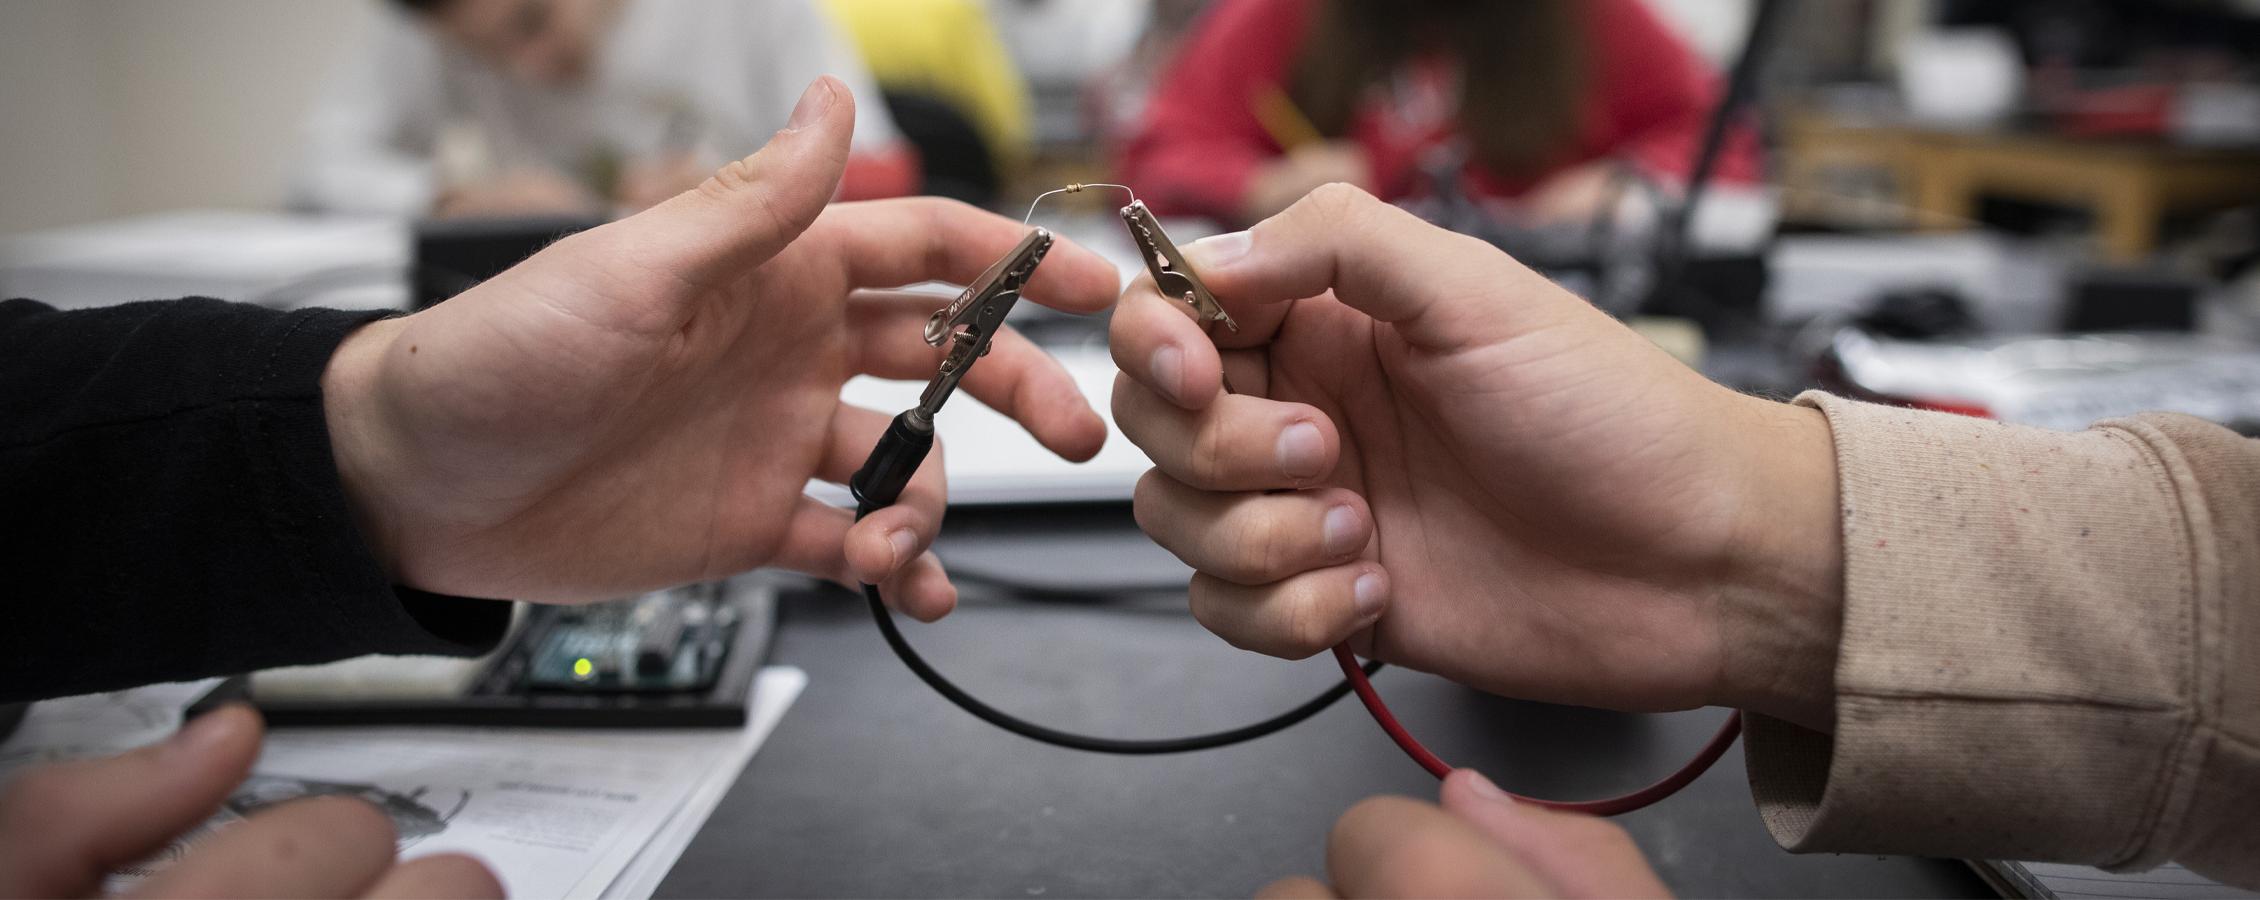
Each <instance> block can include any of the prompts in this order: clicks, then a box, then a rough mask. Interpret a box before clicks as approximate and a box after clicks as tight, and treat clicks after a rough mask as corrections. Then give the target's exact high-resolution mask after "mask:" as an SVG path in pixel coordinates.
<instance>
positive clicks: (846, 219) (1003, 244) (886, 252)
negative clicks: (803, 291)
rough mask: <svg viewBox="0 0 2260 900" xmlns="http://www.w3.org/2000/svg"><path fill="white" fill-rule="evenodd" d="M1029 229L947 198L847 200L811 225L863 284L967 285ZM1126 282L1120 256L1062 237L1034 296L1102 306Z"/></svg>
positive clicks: (852, 282)
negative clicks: (1112, 259)
mask: <svg viewBox="0 0 2260 900" xmlns="http://www.w3.org/2000/svg"><path fill="white" fill-rule="evenodd" d="M1027 235H1028V226H1027V225H1023V224H1021V223H1019V222H1015V221H1013V220H1011V219H1007V218H1005V217H1003V216H1000V215H997V214H996V213H992V212H987V211H984V210H981V209H976V208H974V207H972V206H968V205H966V204H963V203H959V202H957V201H955V200H944V199H941V198H939V197H907V198H903V199H899V200H873V201H869V202H864V203H842V204H838V205H836V206H833V207H832V208H831V209H829V210H827V211H826V212H825V213H824V216H823V218H821V219H818V220H817V222H816V224H815V225H814V226H813V227H811V228H810V229H809V237H810V238H812V239H817V241H818V245H819V246H822V247H824V248H825V252H826V253H827V254H828V255H829V256H830V257H831V258H833V259H836V260H838V262H839V264H840V265H841V266H843V267H845V272H846V276H847V283H848V286H850V287H859V288H869V287H900V286H902V285H906V284H915V283H917V282H921V281H946V282H950V283H952V284H967V283H969V282H972V281H973V280H974V279H976V278H979V277H980V276H981V273H982V272H984V271H986V270H987V269H988V268H989V266H990V265H992V264H994V263H995V262H996V261H997V260H998V259H999V258H1002V257H1003V256H1004V255H1005V254H1006V253H1010V252H1012V248H1013V247H1015V246H1017V245H1019V243H1020V239H1021V238H1023V237H1026V236H1027ZM1121 287H1122V276H1121V275H1120V273H1118V272H1116V271H1115V268H1114V265H1113V264H1112V263H1109V262H1107V261H1106V260H1105V259H1104V258H1102V257H1100V256H1099V255H1098V254H1095V253H1092V252H1091V251H1089V250H1085V249H1083V248H1082V247H1079V246H1076V245H1075V243H1074V242H1073V241H1069V240H1066V239H1064V238H1060V239H1055V240H1054V242H1053V244H1052V248H1051V251H1050V252H1049V253H1048V254H1046V255H1045V256H1044V261H1043V263H1042V264H1041V265H1038V266H1037V267H1036V271H1035V273H1034V274H1033V275H1031V276H1029V279H1028V288H1027V296H1028V299H1030V300H1034V301H1036V302H1037V303H1041V304H1043V305H1045V306H1049V307H1052V308H1054V309H1060V310H1065V311H1067V312H1079V313H1086V312H1097V311H1098V310H1101V309H1105V308H1106V307H1107V306H1108V304H1111V303H1113V302H1114V297H1115V294H1116V292H1117V291H1119V290H1120V288H1121Z"/></svg>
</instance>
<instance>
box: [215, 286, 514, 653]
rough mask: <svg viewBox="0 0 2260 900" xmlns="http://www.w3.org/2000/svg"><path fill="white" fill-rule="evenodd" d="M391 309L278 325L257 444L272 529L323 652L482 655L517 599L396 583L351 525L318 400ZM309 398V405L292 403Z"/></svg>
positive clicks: (307, 315) (328, 313) (306, 317)
mask: <svg viewBox="0 0 2260 900" xmlns="http://www.w3.org/2000/svg"><path fill="white" fill-rule="evenodd" d="M387 315H391V313H388V312H383V311H350V312H349V311H339V310H328V309H306V310H299V311H296V312H293V313H290V314H288V315H287V316H286V317H285V318H284V319H283V320H281V321H280V322H278V323H276V326H275V327H276V329H277V331H278V332H279V334H278V336H277V339H276V340H274V341H272V342H271V343H270V344H269V346H271V347H273V348H274V351H273V355H272V356H271V357H270V358H269V360H268V363H267V365H266V370H265V371H264V372H263V373H261V374H260V375H259V376H258V377H259V385H260V388H261V390H259V391H258V392H259V393H260V394H262V395H265V396H269V397H274V398H276V402H267V403H262V404H259V405H258V406H257V407H256V412H255V414H254V420H255V422H256V427H257V428H258V430H259V437H260V438H261V439H260V440H259V441H258V442H257V444H256V446H259V447H261V448H263V449H264V450H265V451H266V453H267V454H268V458H267V459H266V460H264V462H265V463H266V464H267V467H268V468H269V469H270V474H271V477H268V478H262V479H259V480H258V481H257V482H256V483H257V484H258V485H259V486H260V488H261V491H260V501H261V505H262V507H263V508H264V510H265V519H266V522H267V525H268V528H269V533H270V534H271V535H272V536H273V538H274V540H275V543H276V545H277V546H279V547H282V548H284V549H285V553H286V554H287V555H288V556H289V557H290V558H291V559H293V560H295V561H296V562H297V565H298V570H299V574H300V576H301V578H302V580H303V581H302V594H301V597H302V598H303V601H304V602H305V606H306V607H311V608H313V609H317V610H320V613H319V616H320V622H321V624H322V625H324V626H326V628H327V629H328V630H329V631H330V632H331V634H330V640H329V641H327V642H325V643H326V644H327V646H326V647H325V648H324V650H325V651H327V652H326V654H325V655H329V656H333V657H334V656H358V655H365V654H370V653H386V654H444V655H451V656H475V655H478V654H482V653H485V652H487V651H489V650H491V649H493V648H494V646H495V645H496V644H497V643H499V642H500V641H501V639H502V635H503V632H504V631H505V630H506V629H507V627H508V626H509V623H510V604H509V603H507V602H502V601H494V600H474V599H468V598H460V597H445V596H441V595H438V594H432V593H427V592H424V591H417V590H412V589H408V588H403V587H399V586H396V585H394V584H392V583H391V579H390V576H389V575H388V574H387V573H386V572H385V571H384V568H383V567H382V566H380V565H379V564H378V563H377V560H376V558H375V557H374V556H373V555H371V554H370V552H369V549H368V542H367V540H366V539H365V538H364V537H363V536H362V534H361V531H360V528H359V527H358V526H357V525H355V524H354V519H353V512H352V508H351V505H350V502H349V501H348V500H347V498H346V494H345V484H344V482H343V480H342V479H340V478H339V477H338V473H337V462H336V457H335V456H334V454H333V451H332V449H331V446H330V436H329V424H328V420H327V418H326V417H325V415H324V414H323V409H322V402H321V396H322V395H321V379H322V373H323V371H324V370H326V369H327V368H328V367H329V360H330V357H331V355H332V354H333V353H334V352H335V351H336V349H337V346H338V344H340V343H342V342H344V340H345V337H346V335H348V334H350V333H352V331H353V330H354V329H357V328H359V327H361V326H362V325H365V324H367V323H369V322H371V321H374V320H376V319H379V318H383V317H385V316H387ZM296 398H305V400H307V401H311V402H303V401H301V402H293V400H295V399H296Z"/></svg>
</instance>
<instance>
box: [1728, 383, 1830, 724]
mask: <svg viewBox="0 0 2260 900" xmlns="http://www.w3.org/2000/svg"><path fill="white" fill-rule="evenodd" d="M1741 399H1742V400H1743V401H1745V402H1747V403H1748V404H1750V405H1749V406H1748V407H1747V410H1748V417H1747V418H1742V419H1740V420H1739V421H1740V422H1741V432H1742V433H1741V434H1740V436H1739V438H1738V440H1737V443H1739V444H1740V445H1741V446H1744V447H1747V448H1749V450H1750V452H1749V453H1748V454H1746V455H1745V456H1744V457H1743V458H1744V459H1746V460H1747V461H1748V462H1747V464H1746V465H1745V466H1744V470H1743V473H1742V477H1741V478H1740V479H1739V482H1740V484H1741V485H1742V487H1741V489H1740V490H1741V494H1742V502H1741V503H1740V504H1739V508H1740V510H1741V513H1742V515H1741V521H1740V524H1739V526H1738V528H1737V529H1736V534H1737V537H1738V539H1737V540H1736V541H1735V549H1734V552H1733V558H1732V559H1731V560H1730V562H1729V565H1728V573H1729V574H1728V577H1727V578H1726V579H1725V580H1724V585H1725V586H1724V587H1723V589H1722V593H1721V595H1720V597H1719V616H1720V627H1719V637H1720V643H1721V647H1720V672H1719V683H1718V685H1717V696H1716V697H1715V698H1714V702H1715V703H1716V704H1717V705H1722V706H1733V707H1736V708H1739V709H1747V710H1750V711H1753V712H1759V713H1764V714H1766V715H1770V716H1774V717H1776V718H1780V719H1785V720H1788V721H1790V722H1794V723H1796V724H1799V725H1802V726H1805V727H1807V728H1812V729H1815V730H1819V731H1830V730H1833V729H1834V725H1835V707H1836V655H1837V642H1838V640H1839V638H1840V637H1841V634H1842V630H1843V620H1844V533H1843V525H1842V520H1841V517H1840V513H1839V510H1840V502H1839V500H1838V496H1839V494H1838V486H1837V481H1836V447H1835V439H1834V438H1833V437H1832V436H1831V435H1830V433H1829V424H1828V419H1827V417H1826V416H1824V415H1823V414H1822V413H1821V411H1820V410H1817V409H1812V408H1809V407H1803V406H1794V405H1791V404H1786V403H1779V402H1775V401H1771V400H1761V399H1758V398H1747V397H1745V398H1741Z"/></svg>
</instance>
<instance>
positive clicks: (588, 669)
mask: <svg viewBox="0 0 2260 900" xmlns="http://www.w3.org/2000/svg"><path fill="white" fill-rule="evenodd" d="M595 671H596V663H593V662H590V661H589V658H588V657H586V656H584V657H581V658H580V659H576V660H573V677H575V678H587V677H589V675H590V674H591V673H593V672H595Z"/></svg>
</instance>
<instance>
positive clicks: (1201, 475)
mask: <svg viewBox="0 0 2260 900" xmlns="http://www.w3.org/2000/svg"><path fill="white" fill-rule="evenodd" d="M1114 421H1115V424H1117V425H1120V426H1121V427H1122V433H1123V435H1124V436H1125V437H1128V438H1129V439H1130V442H1131V443H1133V444H1137V445H1138V447H1139V449H1141V450H1144V451H1146V455H1147V456H1149V457H1152V459H1153V461H1154V464H1155V465H1156V466H1158V467H1160V469H1161V471H1162V472H1164V473H1166V474H1168V475H1169V477H1171V478H1175V479H1177V480H1178V481H1182V482H1184V483H1186V484H1188V485H1191V486H1193V487H1196V488H1200V489H1202V490H1207V491H1266V490H1277V489H1280V488H1299V487H1305V486H1308V485H1312V484H1316V483H1318V482H1319V481H1320V480H1321V479H1324V478H1325V477H1326V476H1327V475H1328V474H1330V473H1332V472H1333V471H1334V465H1335V463H1336V462H1337V461H1338V460H1339V459H1340V457H1341V452H1342V441H1341V437H1340V436H1339V435H1337V434H1335V432H1334V423H1333V421H1332V420H1330V419H1328V418H1327V417H1326V414H1325V413H1322V412H1319V411H1318V409H1317V408H1316V407H1313V406H1310V405H1309V404H1304V403H1287V402H1283V401H1278V400H1267V399H1264V398H1261V397H1252V396H1248V395H1244V394H1226V395H1223V396H1220V397H1218V398H1216V400H1215V402H1213V403H1210V404H1209V405H1208V406H1207V407H1205V408H1203V409H1200V410H1188V409H1184V408H1182V407H1179V406H1177V405H1175V404H1172V403H1170V402H1169V401H1167V400H1164V399H1162V398H1161V396H1160V395H1159V394H1156V393H1154V392H1153V391H1152V390H1149V389H1147V388H1146V387H1145V386H1143V385H1140V384H1138V383H1137V382H1134V381H1131V380H1130V379H1129V378H1127V377H1124V376H1116V378H1115V380H1114Z"/></svg>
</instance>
